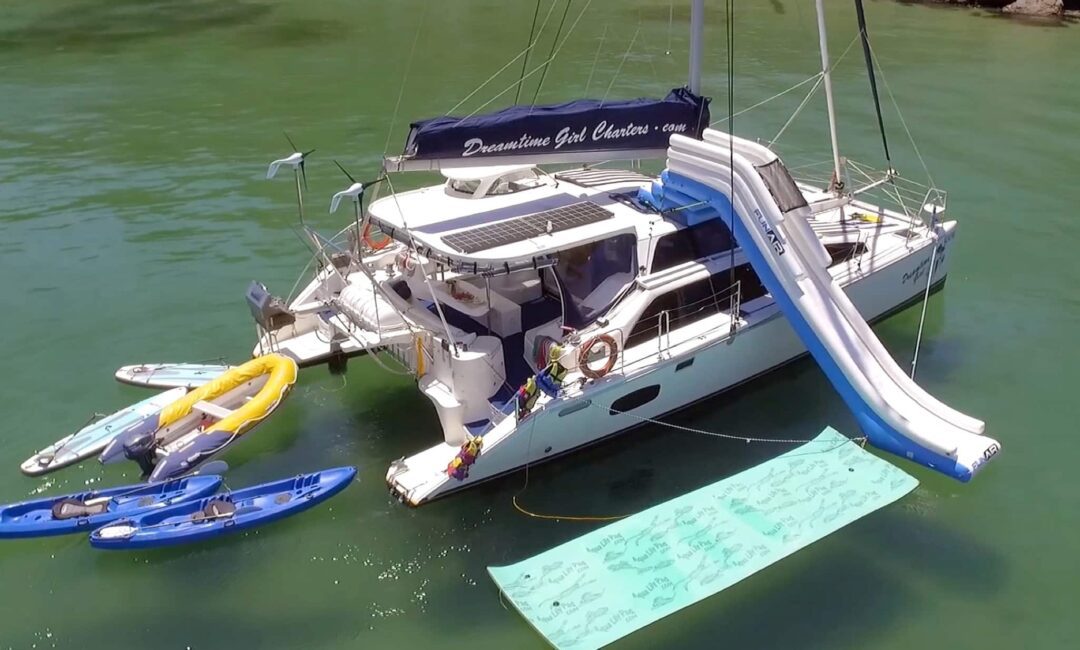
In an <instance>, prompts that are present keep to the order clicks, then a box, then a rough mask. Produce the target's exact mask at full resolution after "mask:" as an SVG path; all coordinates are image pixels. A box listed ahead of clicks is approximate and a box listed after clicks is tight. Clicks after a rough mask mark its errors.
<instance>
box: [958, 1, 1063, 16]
mask: <svg viewBox="0 0 1080 650" xmlns="http://www.w3.org/2000/svg"><path fill="white" fill-rule="evenodd" d="M937 1H938V2H942V3H943V4H952V5H964V6H968V7H982V8H985V9H996V10H999V11H1001V12H1002V13H1006V14H1012V15H1016V16H1044V17H1048V18H1061V17H1064V16H1074V17H1075V16H1080V0H1068V1H1066V0H937Z"/></svg>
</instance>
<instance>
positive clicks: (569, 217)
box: [442, 201, 615, 253]
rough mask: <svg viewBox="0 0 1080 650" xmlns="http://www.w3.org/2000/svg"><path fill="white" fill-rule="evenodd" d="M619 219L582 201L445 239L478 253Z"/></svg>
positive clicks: (455, 246) (456, 246)
mask: <svg viewBox="0 0 1080 650" xmlns="http://www.w3.org/2000/svg"><path fill="white" fill-rule="evenodd" d="M613 216H615V215H614V214H613V213H612V212H611V211H609V210H605V209H604V208H602V207H600V206H599V205H597V204H595V203H593V202H592V201H582V202H581V203H574V204H573V205H567V206H564V207H561V208H555V209H553V210H545V211H543V212H537V213H536V214H530V215H526V216H524V217H516V218H514V219H507V220H506V221H498V222H496V223H491V224H488V225H486V226H480V227H479V228H470V229H469V230H463V231H461V232H456V233H453V234H450V235H446V236H445V237H443V238H442V239H443V241H444V242H446V243H447V244H448V245H450V246H453V247H454V248H456V249H457V250H459V251H461V252H462V253H475V252H477V251H483V250H487V249H489V248H495V247H497V246H504V245H506V244H513V243H514V242H519V241H525V240H526V239H531V238H532V237H537V236H539V235H543V234H546V233H553V232H559V231H561V230H569V229H570V228H577V227H578V226H585V225H588V224H590V223H596V222H598V221H603V220H605V219H610V218H611V217H613Z"/></svg>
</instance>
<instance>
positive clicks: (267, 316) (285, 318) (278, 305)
mask: <svg viewBox="0 0 1080 650" xmlns="http://www.w3.org/2000/svg"><path fill="white" fill-rule="evenodd" d="M245 298H247V303H248V309H250V310H251V316H252V318H254V319H255V322H256V323H258V324H259V326H260V327H262V328H263V329H264V330H265V331H267V332H273V331H276V330H279V329H281V328H282V327H285V326H286V325H292V324H293V323H295V322H296V315H295V314H293V313H292V312H291V311H289V308H288V307H286V306H285V301H283V300H282V299H281V298H278V297H277V296H273V295H271V294H270V292H269V291H267V290H266V287H265V286H263V285H262V284H260V283H258V282H254V281H253V282H252V283H251V284H250V285H248V290H247V294H246V296H245Z"/></svg>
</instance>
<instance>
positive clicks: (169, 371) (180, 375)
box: [114, 363, 232, 388]
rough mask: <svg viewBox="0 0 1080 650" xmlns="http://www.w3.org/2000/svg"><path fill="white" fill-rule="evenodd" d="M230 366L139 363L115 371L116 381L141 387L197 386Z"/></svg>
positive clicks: (223, 372)
mask: <svg viewBox="0 0 1080 650" xmlns="http://www.w3.org/2000/svg"><path fill="white" fill-rule="evenodd" d="M230 368H232V366H224V365H209V364H203V363H141V364H138V365H134V366H124V367H122V368H120V369H118V370H117V371H116V374H115V375H114V376H115V377H116V381H118V382H120V383H123V384H131V385H132V386H140V387H142V388H177V387H182V388H197V387H199V386H202V385H203V384H205V383H206V382H208V381H210V380H211V379H217V378H218V377H220V376H221V375H223V374H225V373H226V372H228V371H229V369H230Z"/></svg>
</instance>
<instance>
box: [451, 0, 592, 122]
mask: <svg viewBox="0 0 1080 650" xmlns="http://www.w3.org/2000/svg"><path fill="white" fill-rule="evenodd" d="M590 5H592V0H586V2H585V7H584V8H582V10H581V12H580V13H579V14H578V15H577V18H575V19H574V22H573V23H572V24H571V25H570V29H569V30H568V31H567V32H566V36H564V37H563V39H562V41H560V42H559V46H558V47H556V48H555V53H554V54H552V55H551V56H550V57H549V58H548V60H547V61H545V62H544V63H541V64H540V65H538V66H536V67H535V68H533V69H532V70H530V71H529V73H528V74H526V75H525V76H524V77H522V78H521V79H519V80H517V81H515V82H514V83H512V84H510V85H509V86H507V87H506V89H505V90H503V91H502V92H500V93H499V94H497V95H495V96H494V97H492V98H491V99H489V100H487V101H486V102H484V103H483V104H481V105H480V106H478V107H477V108H476V109H475V110H473V112H471V113H469V114H468V115H466V116H465V117H463V118H461V120H459V123H460V122H464V121H465V120H467V119H469V118H470V117H472V116H473V115H476V114H477V113H479V112H480V111H482V110H484V109H485V108H487V107H488V106H490V105H491V104H492V103H493V102H494V101H495V100H496V99H498V98H500V97H502V96H503V95H505V94H506V93H508V92H510V91H511V90H513V89H514V88H516V87H517V86H518V85H520V84H521V83H522V82H523V81H525V80H526V79H528V78H529V77H531V76H533V75H534V74H536V73H537V72H539V71H540V70H541V69H542V68H543V67H544V65H545V64H547V63H550V62H551V61H554V60H555V59H556V58H557V57H558V56H559V52H561V51H562V48H563V46H564V45H566V41H568V40H570V36H571V35H573V33H574V30H575V29H576V28H577V26H578V23H579V22H581V19H582V17H583V16H584V15H585V12H586V11H588V10H589V6H590ZM504 69H505V68H504ZM477 90H479V89H477ZM473 94H475V91H474V92H473ZM459 106H460V104H459ZM451 112H452V111H451Z"/></svg>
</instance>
